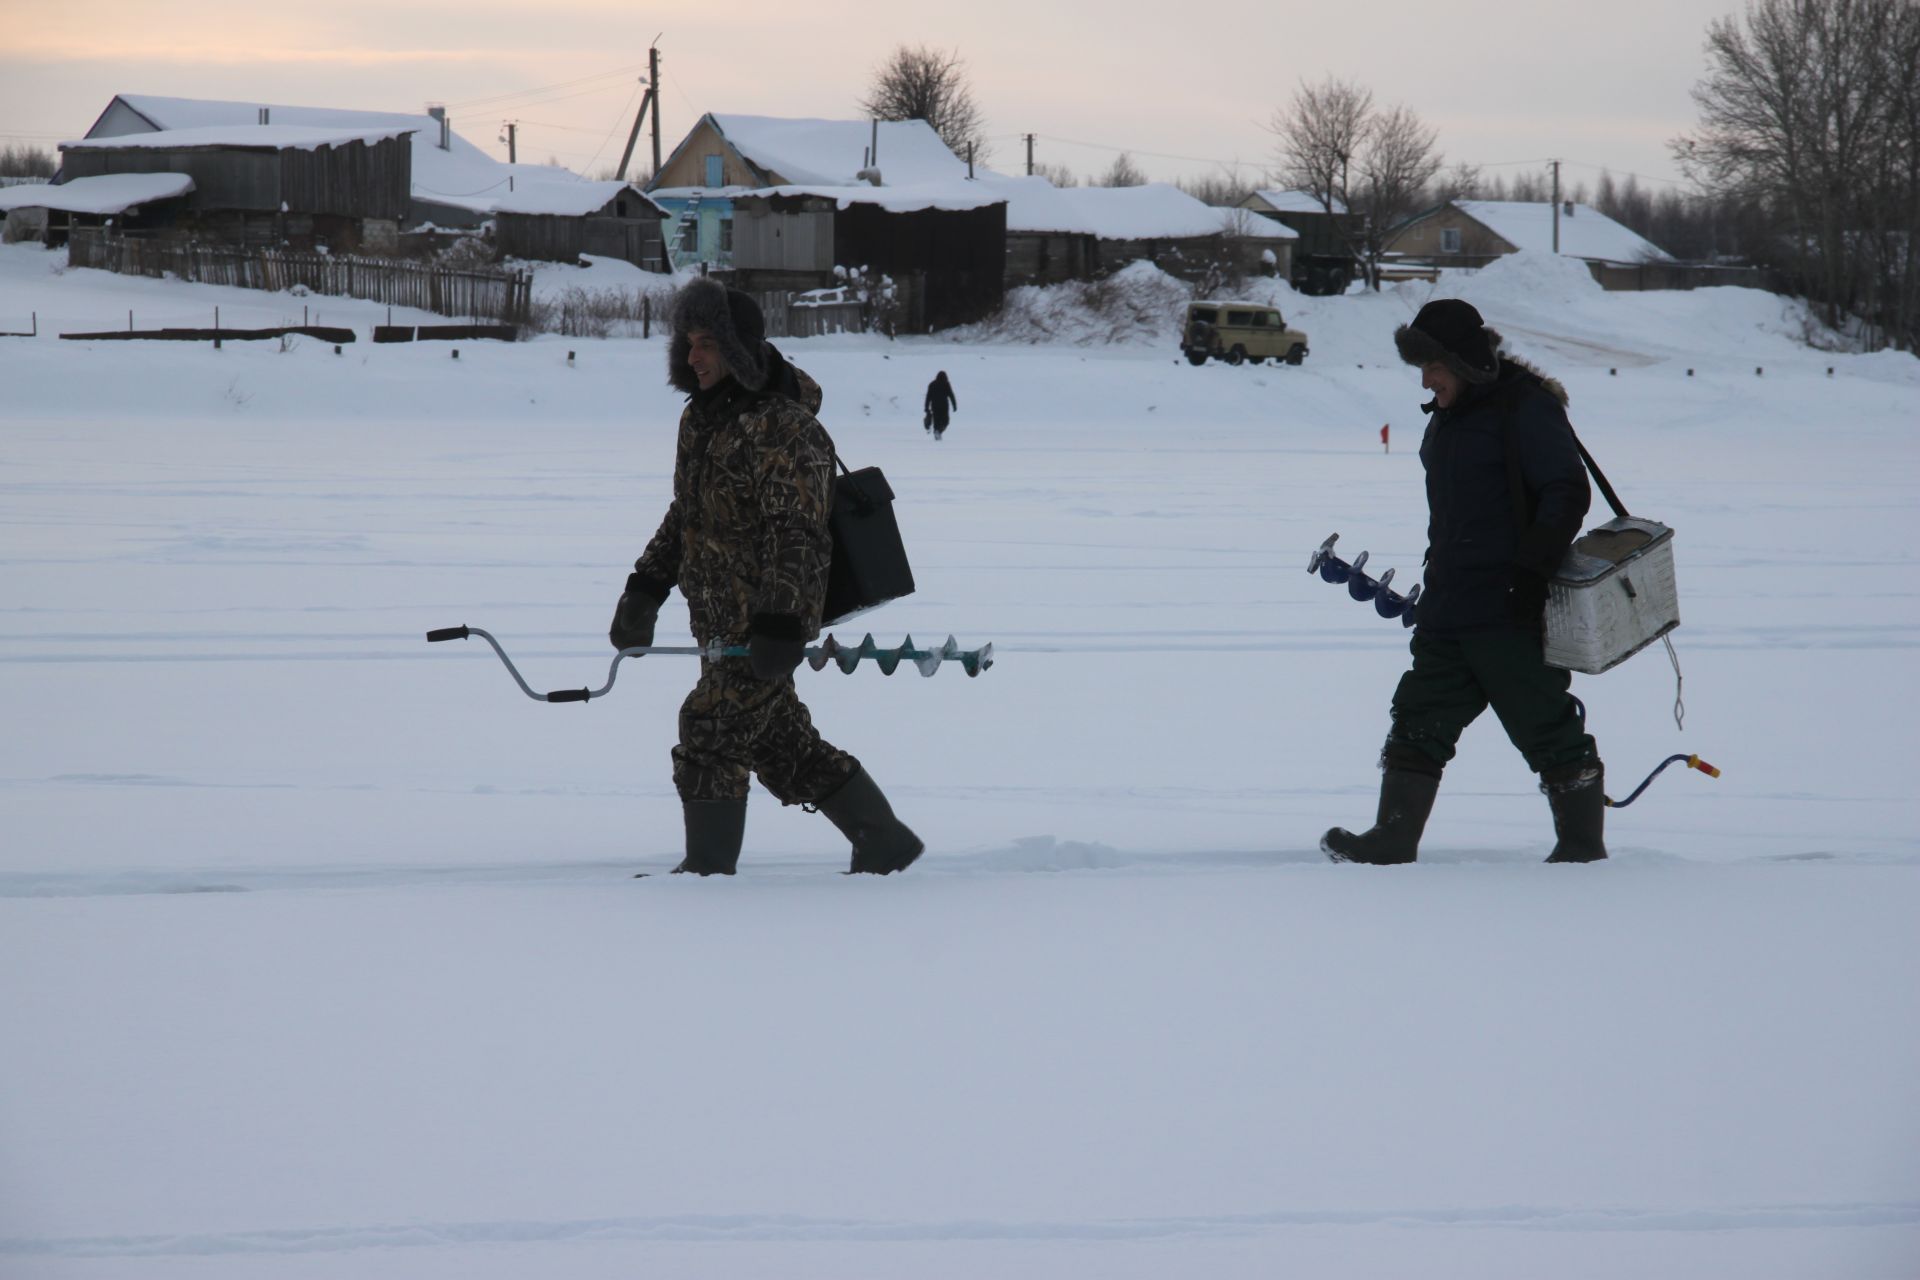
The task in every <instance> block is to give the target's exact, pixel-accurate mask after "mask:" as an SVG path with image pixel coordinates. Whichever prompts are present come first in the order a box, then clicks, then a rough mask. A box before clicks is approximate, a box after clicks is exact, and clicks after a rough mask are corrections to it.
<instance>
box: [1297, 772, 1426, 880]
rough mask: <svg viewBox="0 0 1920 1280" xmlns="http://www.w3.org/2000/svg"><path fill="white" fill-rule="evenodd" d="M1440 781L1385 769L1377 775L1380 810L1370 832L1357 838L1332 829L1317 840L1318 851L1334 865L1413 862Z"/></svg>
mask: <svg viewBox="0 0 1920 1280" xmlns="http://www.w3.org/2000/svg"><path fill="white" fill-rule="evenodd" d="M1439 793H1440V779H1439V778H1438V777H1437V776H1435V775H1434V774H1431V773H1416V772H1414V771H1413V770H1411V769H1388V770H1387V771H1386V772H1384V773H1382V774H1381V775H1380V810H1379V813H1378V814H1377V815H1376V816H1375V817H1374V820H1373V829H1372V830H1371V831H1363V832H1361V833H1360V834H1359V835H1355V834H1353V832H1351V831H1348V830H1346V829H1345V828H1344V827H1335V828H1334V829H1333V830H1331V831H1329V832H1327V834H1325V835H1324V836H1321V837H1320V851H1321V852H1322V853H1324V854H1326V855H1327V856H1328V857H1329V858H1332V859H1333V860H1334V861H1335V862H1367V863H1372V864H1373V865H1375V866H1391V865H1394V864H1396V863H1402V862H1412V861H1413V860H1414V858H1415V857H1416V856H1417V855H1418V854H1419V852H1420V833H1421V832H1423V831H1425V830H1426V829H1427V815H1428V814H1430V813H1432V812H1433V798H1434V797H1435V796H1436V795H1438V794H1439Z"/></svg>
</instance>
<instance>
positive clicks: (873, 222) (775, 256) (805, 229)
mask: <svg viewBox="0 0 1920 1280" xmlns="http://www.w3.org/2000/svg"><path fill="white" fill-rule="evenodd" d="M733 227H734V230H733V245H732V250H733V278H734V281H735V283H737V284H738V285H739V287H741V288H743V289H748V290H782V289H797V290H806V289H816V288H822V287H825V286H830V285H832V284H834V283H836V282H837V280H838V276H837V275H836V273H835V268H843V269H845V270H847V271H859V272H861V273H862V274H864V275H865V276H866V277H867V278H869V279H874V278H877V277H879V276H887V277H889V278H891V279H892V280H893V281H894V284H895V287H896V290H897V296H898V300H899V309H898V314H897V317H896V320H895V325H896V328H897V330H898V331H899V332H902V333H930V332H932V331H934V330H936V329H945V328H950V327H952V326H954V325H960V324H969V323H972V322H973V321H975V320H979V319H982V318H983V317H985V316H987V315H990V314H992V313H993V312H994V311H996V310H998V309H999V307H1000V304H1001V302H1002V300H1003V299H1004V298H1005V296H1006V286H1005V263H1006V243H1007V206H1006V202H1005V200H1004V199H1003V198H1000V197H997V196H995V195H993V194H992V193H990V192H987V191H984V190H983V191H975V192H963V191H940V192H927V193H918V194H916V193H915V192H914V191H912V190H911V189H908V190H896V189H893V188H879V187H847V188H818V189H800V188H783V189H779V190H775V191H759V192H753V193H750V194H747V195H740V196H735V197H734V200H733Z"/></svg>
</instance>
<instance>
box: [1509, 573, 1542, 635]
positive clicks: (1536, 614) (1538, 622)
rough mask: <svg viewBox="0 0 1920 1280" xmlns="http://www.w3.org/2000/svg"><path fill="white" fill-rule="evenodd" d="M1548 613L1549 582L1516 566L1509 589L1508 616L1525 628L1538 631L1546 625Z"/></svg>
mask: <svg viewBox="0 0 1920 1280" xmlns="http://www.w3.org/2000/svg"><path fill="white" fill-rule="evenodd" d="M1546 613H1547V580H1546V579H1545V578H1543V577H1541V576H1540V575H1539V574H1537V573H1535V572H1534V571H1533V570H1531V569H1523V568H1521V567H1519V566H1518V565H1515V566H1514V569H1513V581H1512V585H1510V586H1509V587H1508V588H1507V616H1509V617H1510V618H1512V619H1513V620H1514V621H1515V622H1517V623H1519V624H1520V625H1521V626H1523V627H1531V628H1533V629H1534V630H1536V631H1538V630H1539V629H1540V628H1542V627H1544V626H1545V625H1546V621H1547V620H1546Z"/></svg>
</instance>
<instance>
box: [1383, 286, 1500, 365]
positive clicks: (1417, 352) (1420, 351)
mask: <svg viewBox="0 0 1920 1280" xmlns="http://www.w3.org/2000/svg"><path fill="white" fill-rule="evenodd" d="M1393 345H1394V346H1395V347H1396V348H1398V349H1399V352H1400V358H1401V359H1402V360H1405V361H1406V362H1407V363H1408V364H1411V365H1421V366H1425V365H1429V364H1432V363H1434V362H1435V361H1439V362H1440V363H1441V364H1444V365H1445V366H1446V367H1447V368H1449V369H1451V370H1452V371H1453V372H1454V373H1455V374H1457V375H1458V376H1459V377H1460V378H1461V379H1462V380H1463V381H1466V382H1470V383H1474V384H1475V385H1483V384H1485V383H1489V382H1492V381H1493V380H1494V379H1495V378H1496V377H1498V376H1499V375H1500V354H1499V352H1500V335H1499V334H1498V333H1496V332H1495V331H1494V330H1492V329H1489V328H1488V327H1487V325H1486V322H1485V321H1483V320H1482V319H1481V318H1480V313H1479V312H1478V311H1475V310H1474V309H1473V304H1472V303H1470V302H1462V301H1461V300H1460V299H1458V298H1436V299H1434V300H1433V301H1432V302H1429V303H1428V304H1427V305H1426V306H1424V307H1422V308H1420V314H1419V315H1417V316H1415V317H1414V318H1413V323H1412V324H1403V325H1401V326H1400V327H1399V328H1398V329H1395V330H1394V331H1393Z"/></svg>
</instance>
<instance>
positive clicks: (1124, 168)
mask: <svg viewBox="0 0 1920 1280" xmlns="http://www.w3.org/2000/svg"><path fill="white" fill-rule="evenodd" d="M1146 181H1147V175H1146V174H1145V173H1143V172H1142V171H1141V169H1140V166H1139V165H1137V164H1135V163H1134V162H1133V153H1132V152H1130V151H1122V152H1121V153H1120V154H1119V155H1117V156H1115V157H1114V158H1113V163H1112V164H1110V165H1108V166H1107V171H1106V172H1105V173H1103V174H1101V175H1100V176H1099V177H1097V178H1089V179H1088V180H1087V185H1088V186H1090V187H1139V186H1144V185H1146Z"/></svg>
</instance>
